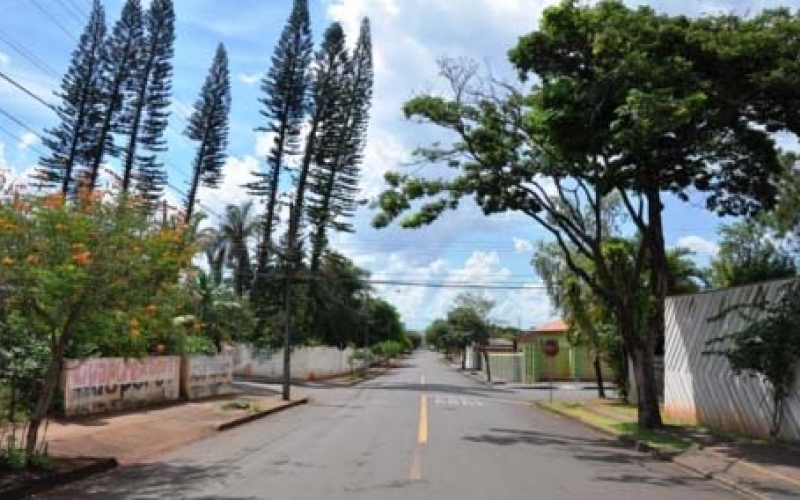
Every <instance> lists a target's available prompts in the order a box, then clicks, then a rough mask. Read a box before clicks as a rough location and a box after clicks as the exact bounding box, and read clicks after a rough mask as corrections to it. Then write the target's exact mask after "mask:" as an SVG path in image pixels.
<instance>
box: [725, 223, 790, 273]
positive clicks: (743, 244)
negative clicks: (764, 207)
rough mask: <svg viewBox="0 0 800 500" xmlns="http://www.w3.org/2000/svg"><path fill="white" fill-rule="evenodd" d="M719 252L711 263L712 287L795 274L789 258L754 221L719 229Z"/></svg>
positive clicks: (764, 228)
mask: <svg viewBox="0 0 800 500" xmlns="http://www.w3.org/2000/svg"><path fill="white" fill-rule="evenodd" d="M719 234H720V236H721V241H720V243H719V252H718V253H717V255H716V257H715V258H714V259H713V260H712V262H711V278H712V281H713V283H714V285H715V286H717V287H721V288H725V287H731V286H739V285H746V284H748V283H756V282H759V281H768V280H773V279H781V278H789V277H792V276H795V275H796V274H797V268H796V266H795V263H794V260H793V259H792V256H791V255H789V254H787V253H784V252H783V251H781V249H780V248H779V247H778V245H777V244H776V243H775V241H774V239H772V238H771V237H770V235H771V231H770V230H769V229H768V228H767V227H765V226H764V225H763V224H761V223H760V222H759V221H758V220H755V219H745V220H742V221H739V222H737V223H734V224H730V225H727V226H722V227H721V228H720V229H719Z"/></svg>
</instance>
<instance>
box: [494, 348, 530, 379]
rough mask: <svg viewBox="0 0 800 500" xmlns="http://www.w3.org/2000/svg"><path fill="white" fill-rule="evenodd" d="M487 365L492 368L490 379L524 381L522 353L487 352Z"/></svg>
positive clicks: (523, 358)
mask: <svg viewBox="0 0 800 500" xmlns="http://www.w3.org/2000/svg"><path fill="white" fill-rule="evenodd" d="M489 365H490V367H491V369H492V380H502V381H504V382H524V381H525V354H524V353H521V352H517V353H489Z"/></svg>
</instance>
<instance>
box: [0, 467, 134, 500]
mask: <svg viewBox="0 0 800 500" xmlns="http://www.w3.org/2000/svg"><path fill="white" fill-rule="evenodd" d="M118 465H119V464H118V462H117V459H116V458H99V459H97V461H95V462H93V463H91V464H89V465H86V466H83V467H78V468H75V469H72V470H68V471H64V472H62V473H57V474H53V475H51V476H46V477H43V478H41V479H39V480H36V481H31V482H29V483H26V484H21V485H19V486H17V487H16V488H12V489H10V490H5V491H3V492H2V494H3V495H2V496H3V500H21V499H23V498H28V497H29V496H31V495H34V494H37V493H43V492H45V491H49V490H52V489H54V488H56V487H59V486H63V485H65V484H68V483H73V482H75V481H80V480H81V479H86V478H88V477H91V476H94V475H96V474H100V473H102V472H106V471H109V470H111V469H114V468H116V467H117V466H118Z"/></svg>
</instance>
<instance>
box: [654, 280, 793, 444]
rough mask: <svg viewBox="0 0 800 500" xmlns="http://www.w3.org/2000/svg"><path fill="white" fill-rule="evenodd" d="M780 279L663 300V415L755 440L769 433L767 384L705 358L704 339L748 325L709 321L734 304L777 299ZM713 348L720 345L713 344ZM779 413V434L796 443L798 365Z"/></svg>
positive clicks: (742, 318) (742, 320)
mask: <svg viewBox="0 0 800 500" xmlns="http://www.w3.org/2000/svg"><path fill="white" fill-rule="evenodd" d="M787 286H792V287H798V286H800V280H782V281H772V282H767V283H760V284H755V285H750V286H743V287H737V288H730V289H726V290H718V291H714V292H708V293H702V294H695V295H682V296H679V297H670V298H668V299H667V302H666V310H665V315H666V335H665V356H664V368H665V370H664V371H665V375H664V413H665V414H666V415H668V416H671V417H673V418H677V419H680V420H684V421H688V422H698V423H701V424H705V425H707V426H710V427H712V428H719V429H725V430H729V431H735V432H740V433H745V434H750V435H754V436H759V437H766V436H768V435H769V427H770V417H771V414H772V401H771V398H770V388H769V384H768V383H767V381H765V380H764V379H762V378H760V377H749V376H746V375H736V374H735V373H734V372H733V370H732V369H731V367H730V365H729V364H728V360H727V359H726V358H725V357H724V356H716V355H705V354H703V352H704V351H706V350H708V345H707V342H708V340H709V339H712V338H716V337H718V336H720V335H721V334H723V333H724V334H728V333H733V332H736V331H739V330H741V329H742V328H744V327H745V326H747V325H748V324H749V322H750V321H751V319H750V318H748V317H747V316H746V315H743V314H737V313H736V312H733V313H731V314H728V315H727V316H725V319H724V320H722V321H714V322H709V319H710V318H713V317H715V316H718V315H719V314H720V312H721V311H724V310H726V309H728V308H730V307H732V306H735V305H738V304H752V303H754V302H756V301H758V300H762V299H763V300H767V301H774V300H777V299H778V298H779V297H780V296H781V293H783V292H784V290H785V287H787ZM716 347H717V348H720V347H724V346H716ZM796 369H797V377H798V378H797V380H796V381H795V387H794V389H793V391H792V392H791V394H792V395H791V397H790V398H789V400H788V401H787V404H786V408H785V411H784V413H783V425H782V432H781V436H782V437H783V438H785V439H790V440H800V366H798V367H796Z"/></svg>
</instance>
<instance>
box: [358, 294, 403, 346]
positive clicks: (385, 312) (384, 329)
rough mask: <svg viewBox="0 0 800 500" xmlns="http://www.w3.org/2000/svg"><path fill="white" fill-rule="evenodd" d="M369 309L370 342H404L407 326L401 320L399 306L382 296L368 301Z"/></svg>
mask: <svg viewBox="0 0 800 500" xmlns="http://www.w3.org/2000/svg"><path fill="white" fill-rule="evenodd" d="M367 308H368V310H369V320H368V321H369V342H370V343H373V342H384V341H394V342H402V339H403V337H404V336H405V331H406V329H405V326H404V325H403V322H402V321H401V320H400V313H399V312H398V311H397V308H396V307H394V306H393V305H392V304H390V303H389V302H387V301H386V300H384V299H382V298H380V297H373V298H370V299H369V302H368V303H367Z"/></svg>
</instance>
